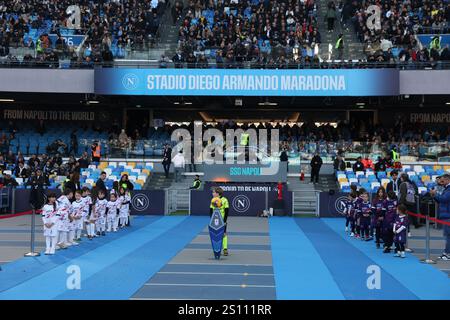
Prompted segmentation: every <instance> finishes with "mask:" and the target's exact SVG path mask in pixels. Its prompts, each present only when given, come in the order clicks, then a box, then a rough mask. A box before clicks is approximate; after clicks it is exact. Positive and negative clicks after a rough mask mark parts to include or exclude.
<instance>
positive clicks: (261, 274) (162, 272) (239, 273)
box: [158, 271, 273, 276]
mask: <svg viewBox="0 0 450 320" xmlns="http://www.w3.org/2000/svg"><path fill="white" fill-rule="evenodd" d="M158 274H192V275H193V274H207V275H215V274H217V275H240V276H273V273H247V272H244V273H241V272H184V271H180V272H176V271H161V272H158Z"/></svg>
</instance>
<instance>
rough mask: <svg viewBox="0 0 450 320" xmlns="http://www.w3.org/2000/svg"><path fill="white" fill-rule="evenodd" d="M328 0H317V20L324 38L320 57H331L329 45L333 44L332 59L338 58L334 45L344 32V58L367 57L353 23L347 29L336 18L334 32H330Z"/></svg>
mask: <svg viewBox="0 0 450 320" xmlns="http://www.w3.org/2000/svg"><path fill="white" fill-rule="evenodd" d="M328 1H329V0H319V1H318V2H317V12H318V17H317V22H318V29H319V32H320V35H321V40H322V44H321V46H320V57H321V58H322V59H323V60H328V59H329V54H328V45H329V44H331V46H332V48H333V53H332V56H331V59H338V52H337V50H336V49H334V46H335V44H336V41H337V38H338V36H339V34H340V33H342V34H343V35H344V55H343V56H344V60H357V59H363V58H365V57H366V55H365V54H364V52H363V49H364V46H363V44H362V43H360V41H359V40H358V38H357V37H356V33H355V32H354V30H353V26H352V25H351V24H348V25H347V29H345V28H343V27H342V26H341V22H340V21H339V20H336V21H335V23H334V32H328V27H327V21H325V16H326V14H327V4H328ZM336 12H337V10H336ZM338 15H339V13H338Z"/></svg>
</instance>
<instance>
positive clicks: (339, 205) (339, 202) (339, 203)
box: [334, 196, 347, 215]
mask: <svg viewBox="0 0 450 320" xmlns="http://www.w3.org/2000/svg"><path fill="white" fill-rule="evenodd" d="M346 201H347V197H344V196H343V197H339V198H337V199H336V201H335V202H334V208H335V209H336V212H337V213H339V214H341V215H344V211H345V202H346Z"/></svg>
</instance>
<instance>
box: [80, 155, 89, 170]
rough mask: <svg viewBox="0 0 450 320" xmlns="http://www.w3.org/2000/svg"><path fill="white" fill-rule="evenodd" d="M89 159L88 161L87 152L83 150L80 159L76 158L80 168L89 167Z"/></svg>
mask: <svg viewBox="0 0 450 320" xmlns="http://www.w3.org/2000/svg"><path fill="white" fill-rule="evenodd" d="M89 164H90V161H89V157H88V154H87V152H86V151H85V152H83V154H82V156H81V158H80V159H78V167H79V168H80V169H85V168H87V167H89Z"/></svg>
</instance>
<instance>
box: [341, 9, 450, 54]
mask: <svg viewBox="0 0 450 320" xmlns="http://www.w3.org/2000/svg"><path fill="white" fill-rule="evenodd" d="M374 4H376V5H378V6H379V8H380V10H381V11H380V14H381V21H380V24H381V29H378V30H377V29H376V28H372V29H369V28H368V26H367V20H368V17H369V16H371V13H369V11H368V7H369V6H371V5H374ZM449 14H450V7H449V4H448V2H447V1H440V0H430V1H408V2H393V1H388V2H383V3H381V4H378V3H376V2H375V1H368V2H357V1H353V2H352V1H346V2H345V3H344V4H343V20H344V22H346V23H348V22H350V23H351V24H353V27H354V29H355V32H356V34H357V37H358V39H359V40H360V41H361V42H363V43H365V52H366V53H367V55H368V61H378V62H382V61H387V62H389V61H390V62H394V61H414V62H415V61H419V62H426V61H448V60H449V58H450V53H449V50H448V46H447V45H448V40H447V41H445V40H444V41H442V37H444V38H445V37H448V35H446V34H447V33H449V30H450V29H449V25H448V21H449V20H450V18H449ZM419 34H422V35H423V34H429V35H430V36H428V37H427V38H428V41H422V38H423V37H420V36H419V37H418V36H417V35H419ZM436 35H437V39H438V41H437V42H436V43H434V44H433V45H430V40H429V39H430V38H433V37H434V36H436ZM439 42H440V43H439Z"/></svg>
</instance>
